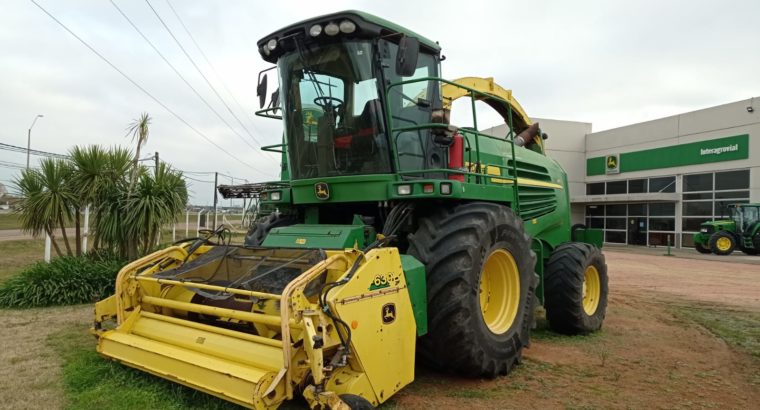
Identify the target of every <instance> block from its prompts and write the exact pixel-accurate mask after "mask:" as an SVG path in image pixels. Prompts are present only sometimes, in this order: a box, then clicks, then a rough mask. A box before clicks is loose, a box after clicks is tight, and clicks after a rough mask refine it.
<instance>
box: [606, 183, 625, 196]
mask: <svg viewBox="0 0 760 410" xmlns="http://www.w3.org/2000/svg"><path fill="white" fill-rule="evenodd" d="M627 189H628V184H627V183H626V181H611V182H608V183H607V195H614V194H624V193H626V190H627Z"/></svg>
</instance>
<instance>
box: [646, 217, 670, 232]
mask: <svg viewBox="0 0 760 410" xmlns="http://www.w3.org/2000/svg"><path fill="white" fill-rule="evenodd" d="M649 230H650V231H671V232H672V231H675V230H676V219H675V218H649Z"/></svg>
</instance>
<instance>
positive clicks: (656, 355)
mask: <svg viewBox="0 0 760 410" xmlns="http://www.w3.org/2000/svg"><path fill="white" fill-rule="evenodd" d="M605 254H606V257H607V265H608V266H609V274H610V301H609V307H608V311H607V318H606V321H605V324H604V329H603V331H602V332H600V333H598V334H594V335H591V336H588V337H582V338H566V337H562V336H557V335H553V334H552V333H550V332H547V331H545V330H543V331H542V330H539V331H538V332H535V335H534V338H533V344H532V346H531V348H530V349H528V350H527V351H526V353H525V360H524V362H523V365H522V366H520V367H519V368H518V369H517V370H516V371H515V372H514V373H512V374H510V375H509V376H507V377H501V378H497V379H495V380H467V379H460V378H456V377H452V376H446V375H440V374H435V373H430V372H425V371H424V369H421V370H418V378H417V380H416V381H415V383H414V384H413V385H412V386H410V387H408V388H407V389H405V390H402V391H401V392H400V393H399V395H398V397H397V398H395V400H394V405H395V407H398V408H410V409H412V408H414V409H416V408H421V409H443V408H468V409H527V408H534V409H554V408H565V409H596V408H600V409H602V408H633V409H637V408H656V409H660V408H662V409H672V408H708V409H709V408H720V409H749V408H757V407H756V406H757V405H758V403H760V384H759V383H760V380H758V368H757V366H758V361H757V359H756V358H752V357H750V356H749V355H748V354H747V353H745V352H741V351H738V350H736V349H734V348H732V347H730V346H728V345H727V344H726V343H725V342H724V341H723V340H722V339H720V338H718V337H716V336H715V335H713V334H711V333H710V332H709V331H707V330H706V329H705V328H703V327H701V326H699V325H697V324H695V323H694V322H690V321H687V320H683V319H680V318H679V317H678V316H677V315H675V314H674V313H673V309H674V308H675V309H677V308H679V307H683V306H705V304H706V303H708V304H716V303H717V304H719V306H720V307H721V308H723V305H728V306H729V307H728V308H729V309H739V310H742V311H750V312H755V313H758V314H760V266H757V265H749V264H741V263H722V262H713V261H704V260H688V259H682V258H673V257H665V256H655V255H646V256H644V255H640V254H631V253H623V252H611V251H609V250H608V251H605ZM542 326H545V323H540V324H539V327H542ZM753 403H754V404H753Z"/></svg>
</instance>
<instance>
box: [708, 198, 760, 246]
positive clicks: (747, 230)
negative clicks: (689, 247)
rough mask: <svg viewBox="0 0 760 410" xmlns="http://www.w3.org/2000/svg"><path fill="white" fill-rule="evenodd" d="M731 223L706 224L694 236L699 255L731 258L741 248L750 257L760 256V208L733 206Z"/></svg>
mask: <svg viewBox="0 0 760 410" xmlns="http://www.w3.org/2000/svg"><path fill="white" fill-rule="evenodd" d="M728 211H729V215H730V217H729V219H720V220H717V221H708V222H704V223H702V225H701V226H700V228H699V233H698V234H696V235H694V247H695V248H696V249H697V252H699V253H714V254H716V255H730V254H731V253H732V252H733V251H734V250H735V249H736V248H737V247H738V248H739V249H741V251H742V252H744V253H746V254H747V255H758V254H760V204H731V205H729V206H728Z"/></svg>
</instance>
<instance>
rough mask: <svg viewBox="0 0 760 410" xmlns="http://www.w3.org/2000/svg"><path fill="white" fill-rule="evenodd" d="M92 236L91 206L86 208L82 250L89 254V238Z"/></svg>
mask: <svg viewBox="0 0 760 410" xmlns="http://www.w3.org/2000/svg"><path fill="white" fill-rule="evenodd" d="M89 235H90V206H89V205H87V206H86V207H84V234H83V235H82V249H84V253H87V237H88V236H89Z"/></svg>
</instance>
